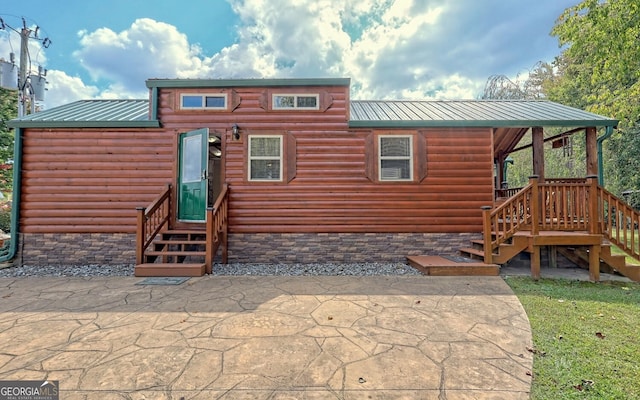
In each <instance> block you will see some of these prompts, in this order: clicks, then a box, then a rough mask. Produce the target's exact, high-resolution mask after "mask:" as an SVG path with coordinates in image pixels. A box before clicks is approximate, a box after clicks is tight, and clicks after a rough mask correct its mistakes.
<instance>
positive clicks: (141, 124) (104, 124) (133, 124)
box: [7, 120, 160, 129]
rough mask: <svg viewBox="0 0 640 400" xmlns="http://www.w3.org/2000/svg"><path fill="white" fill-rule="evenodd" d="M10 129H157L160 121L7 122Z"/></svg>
mask: <svg viewBox="0 0 640 400" xmlns="http://www.w3.org/2000/svg"><path fill="white" fill-rule="evenodd" d="M7 125H8V126H9V127H11V128H16V129H18V128H159V127H160V121H153V120H144V121H24V120H12V121H9V122H7Z"/></svg>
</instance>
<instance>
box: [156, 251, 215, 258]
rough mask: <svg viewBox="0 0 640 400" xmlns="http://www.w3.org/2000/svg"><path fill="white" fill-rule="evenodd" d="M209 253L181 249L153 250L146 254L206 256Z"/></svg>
mask: <svg viewBox="0 0 640 400" xmlns="http://www.w3.org/2000/svg"><path fill="white" fill-rule="evenodd" d="M206 254H207V252H206V251H180V250H169V251H167V250H152V251H147V252H146V253H145V255H147V256H185V257H188V256H195V257H197V256H205V255H206Z"/></svg>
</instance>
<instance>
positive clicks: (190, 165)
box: [178, 128, 209, 222]
mask: <svg viewBox="0 0 640 400" xmlns="http://www.w3.org/2000/svg"><path fill="white" fill-rule="evenodd" d="M208 140H209V129H207V128H204V129H198V130H195V131H191V132H187V133H181V134H180V146H179V152H180V165H179V177H178V181H179V182H178V184H179V187H180V189H179V190H178V219H179V220H180V221H191V222H204V220H205V209H206V207H207V174H208V171H207V168H208V165H209V160H208V156H209V148H208Z"/></svg>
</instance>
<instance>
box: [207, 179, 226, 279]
mask: <svg viewBox="0 0 640 400" xmlns="http://www.w3.org/2000/svg"><path fill="white" fill-rule="evenodd" d="M228 210H229V187H228V186H227V185H226V184H225V185H224V186H223V187H222V192H221V193H220V195H219V196H218V199H217V200H216V202H215V204H214V205H213V207H212V208H207V245H206V249H207V252H206V256H205V263H206V268H207V273H208V274H210V273H211V272H212V271H211V269H212V265H213V259H214V257H215V255H216V253H217V252H218V248H219V247H220V245H222V263H223V264H226V263H227V229H228V215H229V214H228Z"/></svg>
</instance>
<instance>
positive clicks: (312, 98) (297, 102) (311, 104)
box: [272, 94, 320, 110]
mask: <svg viewBox="0 0 640 400" xmlns="http://www.w3.org/2000/svg"><path fill="white" fill-rule="evenodd" d="M319 97H320V96H319V95H317V94H274V95H273V106H272V108H273V109H274V110H288V109H291V108H295V109H301V110H318V109H319V103H320V101H319Z"/></svg>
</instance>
